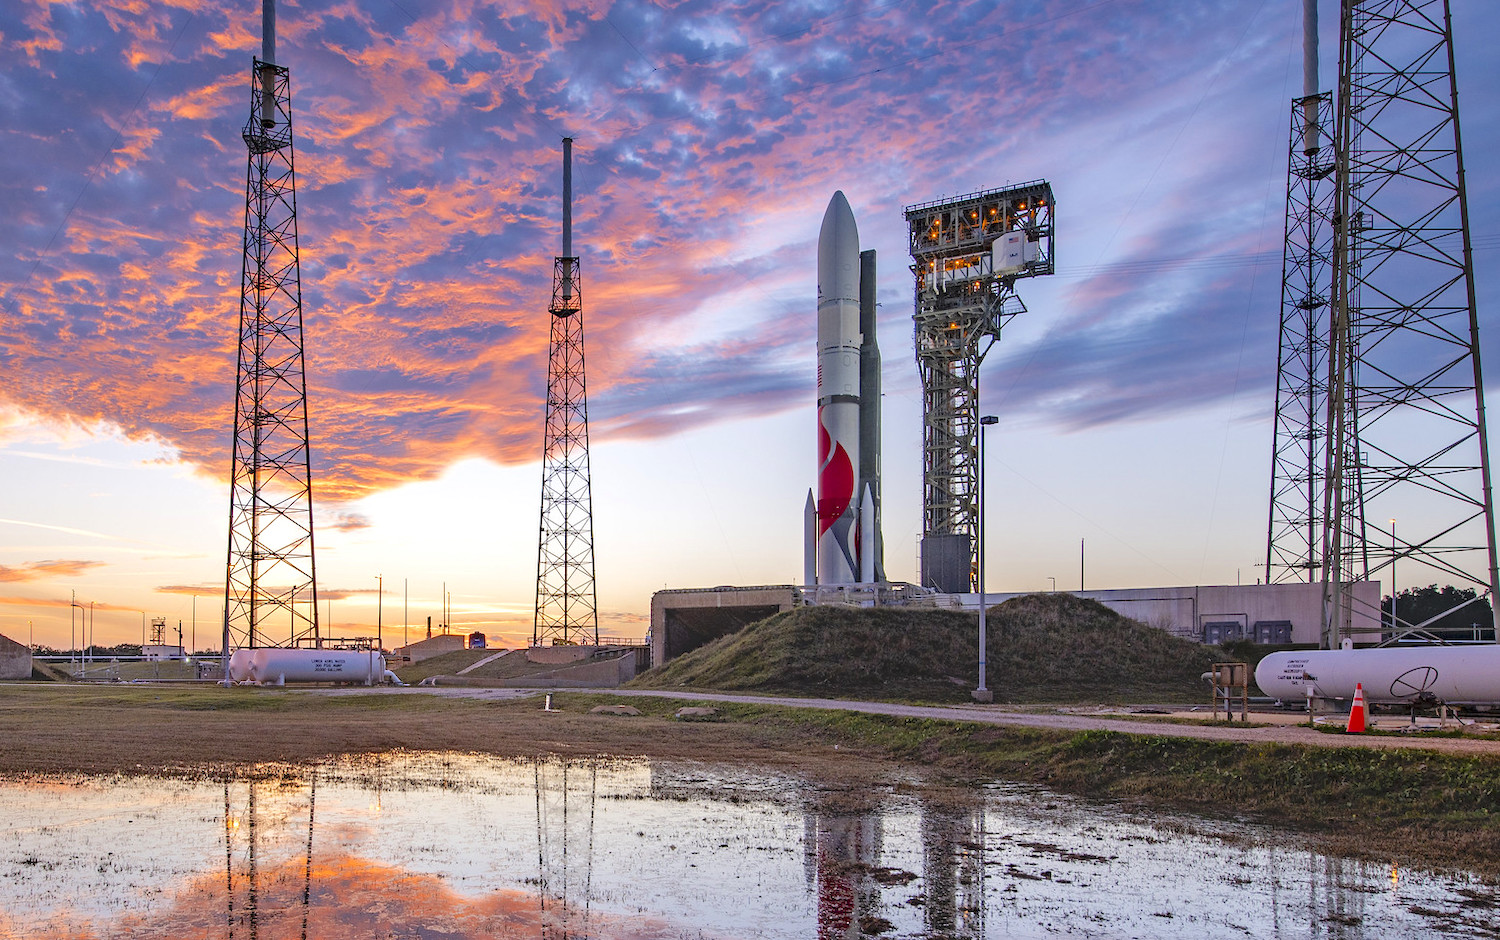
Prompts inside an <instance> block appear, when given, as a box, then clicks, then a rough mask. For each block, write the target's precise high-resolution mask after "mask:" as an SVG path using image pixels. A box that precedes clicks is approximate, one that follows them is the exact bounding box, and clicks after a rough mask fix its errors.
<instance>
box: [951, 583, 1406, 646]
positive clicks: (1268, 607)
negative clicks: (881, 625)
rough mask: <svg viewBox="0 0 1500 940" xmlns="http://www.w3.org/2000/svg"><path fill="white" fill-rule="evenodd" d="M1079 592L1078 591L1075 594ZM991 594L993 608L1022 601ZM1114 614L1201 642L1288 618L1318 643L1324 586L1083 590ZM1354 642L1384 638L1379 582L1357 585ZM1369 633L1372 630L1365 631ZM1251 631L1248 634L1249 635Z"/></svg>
mask: <svg viewBox="0 0 1500 940" xmlns="http://www.w3.org/2000/svg"><path fill="white" fill-rule="evenodd" d="M1072 593H1075V594H1076V593H1077V592H1072ZM947 596H948V597H950V598H953V599H954V601H955V606H960V607H963V608H973V609H978V606H979V595H977V594H960V595H947ZM1019 596H1021V595H1018V594H989V595H987V596H986V599H987V600H988V602H989V604H990V606H991V607H993V606H994V605H996V604H999V603H1002V602H1004V601H1006V600H1009V599H1010V598H1012V597H1019ZM1082 596H1083V597H1087V598H1090V599H1091V600H1096V601H1098V602H1099V603H1101V604H1103V605H1104V606H1105V607H1108V608H1109V609H1110V610H1113V611H1115V612H1116V613H1120V614H1123V615H1125V616H1127V617H1132V618H1134V619H1136V620H1139V621H1141V622H1142V623H1146V624H1150V625H1151V626H1153V627H1160V628H1162V629H1163V630H1166V631H1167V632H1168V633H1172V634H1175V635H1177V636H1181V637H1186V638H1188V639H1193V640H1200V641H1201V640H1202V639H1203V629H1204V624H1208V623H1216V622H1217V623H1229V622H1233V623H1239V624H1242V625H1244V626H1246V627H1254V625H1255V623H1256V622H1257V621H1275V620H1289V621H1291V623H1292V640H1291V641H1292V642H1293V643H1311V644H1316V643H1318V641H1319V633H1320V630H1321V626H1320V625H1321V624H1322V620H1323V586H1322V585H1321V584H1306V583H1299V584H1222V585H1194V586H1191V587H1169V588H1129V589H1123V590H1110V591H1084V592H1083V594H1082ZM1354 596H1355V600H1356V605H1355V606H1356V611H1357V612H1356V614H1355V618H1354V621H1355V622H1354V630H1355V641H1356V642H1357V643H1366V642H1368V643H1375V642H1378V641H1379V639H1380V634H1379V629H1380V616H1379V613H1378V611H1379V608H1380V582H1379V581H1360V582H1358V583H1357V584H1355V586H1354ZM1366 631H1369V632H1366ZM1247 632H1248V631H1247Z"/></svg>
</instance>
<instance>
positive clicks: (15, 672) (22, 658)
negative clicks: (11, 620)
mask: <svg viewBox="0 0 1500 940" xmlns="http://www.w3.org/2000/svg"><path fill="white" fill-rule="evenodd" d="M30 678H31V647H29V646H27V645H26V644H24V643H17V642H16V641H15V640H12V639H10V638H9V637H5V636H0V679H30Z"/></svg>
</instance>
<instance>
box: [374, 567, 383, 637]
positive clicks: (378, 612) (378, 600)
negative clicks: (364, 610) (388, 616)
mask: <svg viewBox="0 0 1500 940" xmlns="http://www.w3.org/2000/svg"><path fill="white" fill-rule="evenodd" d="M375 580H376V582H377V583H378V584H379V585H380V588H379V589H378V591H377V593H376V596H375V649H377V650H380V649H383V648H384V644H383V643H382V642H381V640H380V635H381V629H380V628H381V618H382V616H383V614H384V611H385V575H383V574H377V575H376V576H375Z"/></svg>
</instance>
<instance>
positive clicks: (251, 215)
mask: <svg viewBox="0 0 1500 940" xmlns="http://www.w3.org/2000/svg"><path fill="white" fill-rule="evenodd" d="M265 11H266V21H265V42H264V48H263V52H262V56H263V57H262V58H260V59H256V60H255V61H254V65H253V68H252V71H251V83H250V119H249V121H248V122H246V124H245V128H244V134H243V136H244V139H245V145H246V146H247V147H248V148H249V160H248V169H247V171H246V180H245V239H244V265H243V268H242V271H241V279H240V325H239V363H238V369H237V378H236V385H235V406H234V453H233V457H232V462H231V465H230V491H229V560H228V577H227V579H226V583H225V594H224V610H225V614H224V616H225V625H224V628H225V641H226V643H227V644H228V645H229V647H231V648H242V647H258V646H298V645H317V644H319V643H320V640H319V634H318V604H317V601H318V590H317V577H316V574H315V572H314V566H313V516H312V475H311V468H310V459H309V451H308V442H307V439H308V435H307V377H306V372H305V369H304V366H303V355H302V348H303V334H302V281H301V273H300V266H299V262H298V249H297V187H296V174H295V172H294V168H293V165H294V161H293V148H292V110H291V87H290V82H289V73H288V71H287V70H286V69H285V68H283V67H281V66H278V65H275V64H273V60H274V56H275V17H274V7H273V6H272V0H265ZM229 651H230V649H229V648H226V649H225V655H226V656H227V655H228V653H229Z"/></svg>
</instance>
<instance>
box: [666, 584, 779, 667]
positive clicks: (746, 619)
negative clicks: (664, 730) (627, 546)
mask: <svg viewBox="0 0 1500 940" xmlns="http://www.w3.org/2000/svg"><path fill="white" fill-rule="evenodd" d="M800 603H801V597H800V596H799V593H798V591H797V589H796V588H795V587H793V586H792V585H790V584H776V585H762V586H759V587H715V588H696V589H694V588H687V589H680V590H668V591H657V592H656V593H655V594H653V595H651V665H652V666H660V665H662V664H663V663H665V662H667V661H668V660H669V659H672V658H673V657H676V656H681V655H682V654H683V653H686V652H688V651H689V650H694V649H697V648H698V647H700V646H702V645H704V644H705V643H708V642H710V641H712V640H716V639H718V638H719V637H721V636H726V635H728V634H730V633H735V632H737V631H739V630H741V629H743V628H744V627H746V626H747V625H749V624H751V623H754V622H755V621H757V620H764V619H765V618H767V617H770V616H772V615H773V614H778V613H780V612H782V611H785V610H791V609H792V608H793V607H796V606H797V605H798V604H800Z"/></svg>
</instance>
